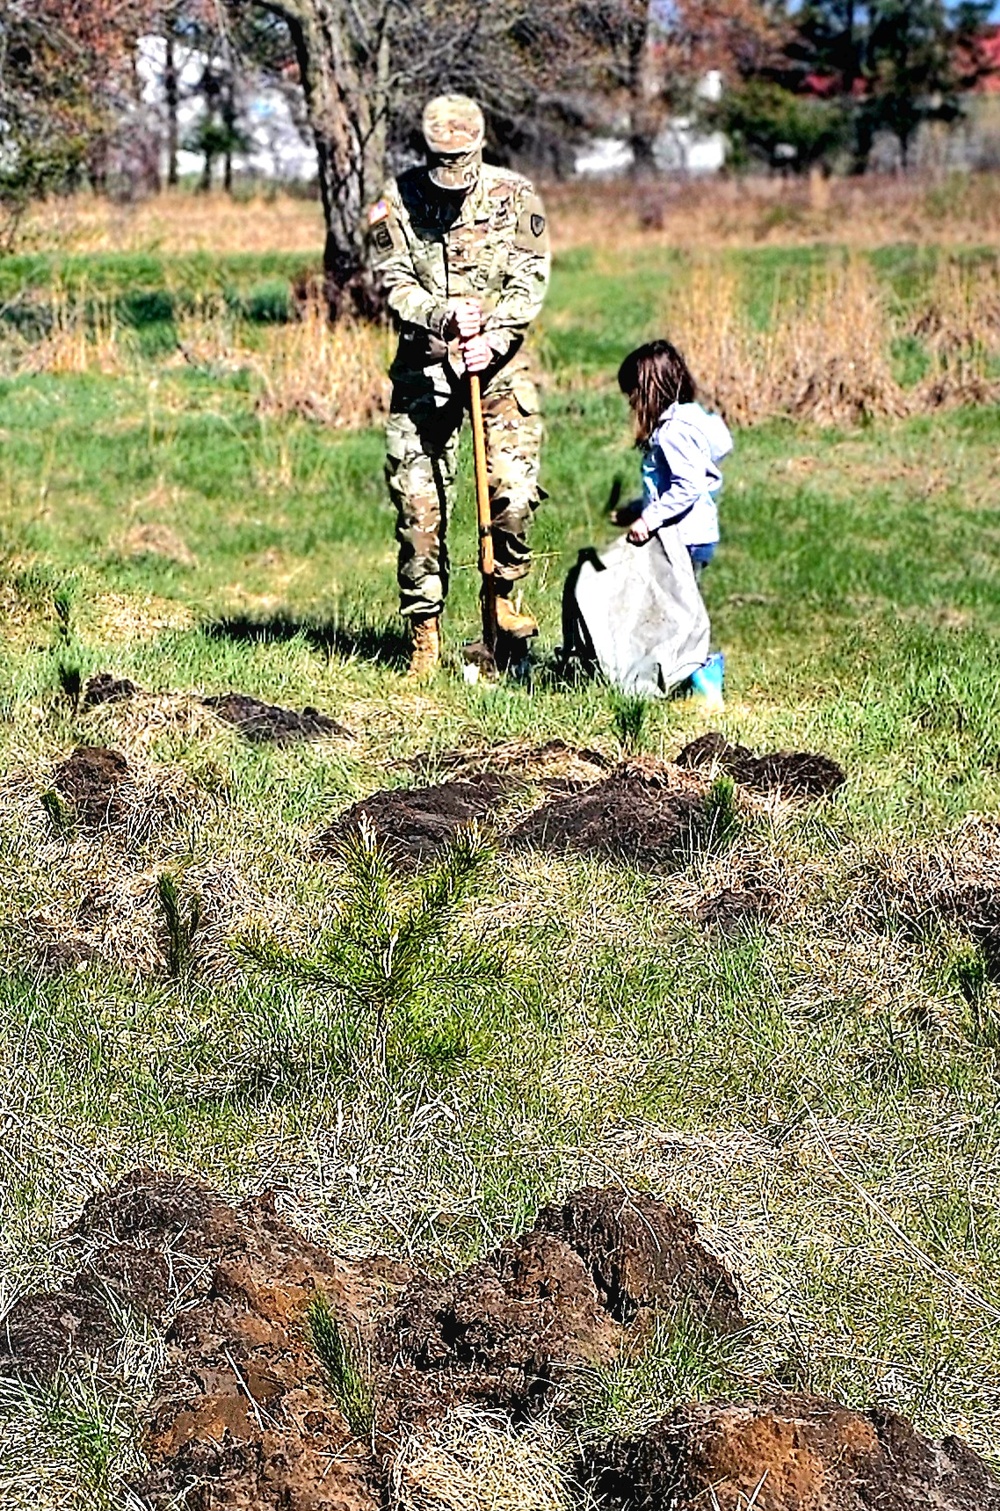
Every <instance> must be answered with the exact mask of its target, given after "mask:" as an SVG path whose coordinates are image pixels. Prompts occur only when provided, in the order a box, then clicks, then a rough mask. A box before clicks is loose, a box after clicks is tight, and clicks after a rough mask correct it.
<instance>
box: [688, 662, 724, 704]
mask: <svg viewBox="0 0 1000 1511" xmlns="http://www.w3.org/2000/svg"><path fill="white" fill-rule="evenodd" d="M725 670H726V658H725V656H724V655H723V654H722V652H721V651H713V652H712V654H711V655H710V656H709V658H708V660H707V661H706V662H705V665H704V666H702V667H700V668H699V669H698V671H696V672H695V673H694V675H693V676H692V678H691V692H692V694H693V695H694V696H695V697H696V698H702V699H703V700H704V704H705V707H706V708H723V707H724V706H725V705H724V701H723V697H722V681H723V677H724V675H725Z"/></svg>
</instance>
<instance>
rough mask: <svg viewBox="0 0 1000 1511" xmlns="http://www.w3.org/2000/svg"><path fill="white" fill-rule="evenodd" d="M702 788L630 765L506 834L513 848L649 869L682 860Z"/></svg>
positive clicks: (675, 774) (555, 801)
mask: <svg viewBox="0 0 1000 1511" xmlns="http://www.w3.org/2000/svg"><path fill="white" fill-rule="evenodd" d="M705 822H706V821H705V786H704V783H703V782H701V781H700V780H699V779H698V778H696V777H693V776H692V775H690V774H688V773H686V772H683V771H679V770H678V769H677V768H676V767H671V766H666V765H663V764H662V763H658V762H652V761H649V762H642V761H632V762H624V763H623V764H622V765H620V766H618V767H617V768H616V769H615V770H614V771H613V772H612V773H611V775H610V776H607V777H605V778H604V780H603V781H599V782H594V783H592V784H591V785H590V786H588V787H585V788H583V789H582V790H580V791H572V792H567V793H564V794H561V795H556V796H554V797H552V798H550V799H549V801H548V802H546V803H544V804H543V805H542V807H541V808H538V809H536V810H535V812H534V813H530V814H528V816H527V818H525V819H523V820H522V821H521V823H520V824H518V825H517V827H516V828H515V829H514V830H512V832H511V835H510V838H511V841H512V843H513V844H515V845H518V846H521V845H530V846H533V847H535V848H537V849H540V850H545V851H550V852H555V853H560V852H562V853H565V852H568V851H575V852H577V853H579V854H585V855H601V856H608V857H611V858H612V859H615V860H622V861H626V862H628V863H629V864H630V865H634V866H639V867H642V868H643V869H649V868H652V867H655V866H661V865H671V864H674V863H676V862H677V861H678V860H679V859H682V858H683V857H684V856H686V855H687V854H688V853H689V851H690V848H691V845H692V842H693V841H694V840H695V839H696V838H697V836H698V835H699V834H700V833H701V831H702V830H703V829H704V827H705Z"/></svg>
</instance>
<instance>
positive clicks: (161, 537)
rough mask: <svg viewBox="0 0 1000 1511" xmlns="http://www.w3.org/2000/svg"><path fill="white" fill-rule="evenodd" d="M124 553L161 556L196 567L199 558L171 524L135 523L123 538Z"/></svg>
mask: <svg viewBox="0 0 1000 1511" xmlns="http://www.w3.org/2000/svg"><path fill="white" fill-rule="evenodd" d="M121 549H122V555H123V556H128V557H132V558H133V559H134V560H142V559H143V558H144V557H159V558H160V559H161V560H162V561H172V562H174V563H176V565H177V566H179V567H196V566H197V565H198V558H197V556H195V554H194V552H193V551H192V550H191V547H190V546H189V545H188V544H187V542H186V541H185V540H183V539H182V538H181V536H180V535H178V533H177V531H176V530H171V528H170V526H169V525H163V524H152V525H133V526H132V528H131V529H130V530H129V531H127V533H126V534H125V536H124V537H123V539H122V548H121Z"/></svg>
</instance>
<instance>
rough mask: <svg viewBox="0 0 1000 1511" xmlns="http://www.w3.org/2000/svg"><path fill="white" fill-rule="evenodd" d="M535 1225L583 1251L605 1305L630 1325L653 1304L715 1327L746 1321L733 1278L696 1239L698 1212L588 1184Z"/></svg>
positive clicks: (726, 1329)
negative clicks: (691, 1315) (696, 1214)
mask: <svg viewBox="0 0 1000 1511" xmlns="http://www.w3.org/2000/svg"><path fill="white" fill-rule="evenodd" d="M535 1231H536V1232H541V1233H548V1234H550V1235H552V1236H553V1237H555V1238H559V1239H561V1241H562V1242H563V1243H565V1244H567V1245H568V1246H569V1247H570V1248H571V1249H573V1250H575V1252H576V1253H577V1254H579V1256H580V1258H581V1259H582V1260H583V1262H584V1264H585V1265H586V1267H587V1270H588V1272H589V1273H590V1275H591V1278H592V1279H593V1281H594V1283H595V1285H596V1286H597V1291H598V1295H599V1297H600V1301H601V1305H602V1306H603V1308H604V1310H605V1311H606V1312H608V1313H609V1314H610V1316H612V1317H613V1318H614V1319H615V1321H616V1322H620V1323H623V1324H624V1325H625V1326H628V1325H629V1324H630V1323H631V1322H633V1321H634V1320H635V1317H636V1315H637V1313H638V1312H639V1311H640V1310H642V1309H644V1308H650V1307H657V1308H660V1309H661V1310H662V1311H664V1312H667V1313H669V1312H671V1311H673V1310H675V1309H676V1308H677V1307H680V1306H683V1307H684V1308H685V1310H686V1311H687V1312H688V1314H689V1315H690V1314H694V1315H695V1316H697V1317H698V1319H699V1320H700V1321H701V1322H703V1323H704V1324H705V1326H706V1327H708V1328H710V1329H711V1330H712V1331H713V1332H717V1333H734V1332H739V1331H740V1330H741V1329H743V1328H745V1327H746V1325H747V1324H746V1319H745V1318H744V1316H743V1313H742V1311H741V1309H740V1301H739V1296H738V1294H737V1291H736V1287H735V1286H734V1284H733V1281H732V1278H731V1277H730V1275H729V1274H728V1272H727V1271H726V1269H725V1267H724V1266H723V1265H722V1264H720V1262H719V1260H718V1259H716V1258H715V1256H714V1255H713V1254H709V1253H708V1252H707V1251H706V1250H705V1249H704V1248H703V1247H702V1245H701V1244H700V1243H699V1242H698V1227H697V1224H696V1223H695V1221H694V1218H693V1217H692V1216H691V1214H690V1213H689V1212H685V1211H684V1210H683V1208H682V1207H668V1206H666V1205H665V1204H664V1203H663V1202H661V1201H657V1200H656V1199H655V1198H654V1197H652V1196H645V1195H642V1194H637V1193H634V1192H627V1191H622V1190H621V1189H616V1188H614V1187H611V1188H609V1189H607V1190H601V1189H599V1188H597V1187H596V1186H586V1187H584V1189H583V1190H582V1191H577V1192H576V1193H575V1194H574V1195H573V1196H570V1197H568V1198H567V1200H566V1201H565V1202H562V1203H557V1204H555V1205H553V1206H549V1207H543V1208H542V1210H541V1211H540V1212H539V1214H538V1216H537V1218H536V1219H535Z"/></svg>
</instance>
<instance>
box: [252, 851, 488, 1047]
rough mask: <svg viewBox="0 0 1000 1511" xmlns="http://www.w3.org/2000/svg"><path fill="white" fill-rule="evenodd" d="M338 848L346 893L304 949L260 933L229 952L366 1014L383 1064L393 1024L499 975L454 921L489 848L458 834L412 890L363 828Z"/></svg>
mask: <svg viewBox="0 0 1000 1511" xmlns="http://www.w3.org/2000/svg"><path fill="white" fill-rule="evenodd" d="M336 853H337V855H338V858H339V859H340V861H341V863H342V864H343V866H344V868H345V870H346V871H347V874H348V878H349V881H350V894H349V896H348V900H347V902H346V903H345V905H344V907H343V908H342V909H341V911H340V913H339V914H338V916H337V917H336V919H335V920H334V922H333V924H332V925H331V926H330V927H328V928H326V929H324V930H323V931H322V932H321V933H320V935H319V937H318V939H317V941H316V948H315V950H314V952H313V953H312V954H310V955H302V954H297V953H294V952H292V951H290V950H286V949H285V948H283V947H282V946H281V945H279V944H278V943H277V941H275V940H273V939H271V938H268V937H267V936H262V935H260V934H257V935H251V936H245V937H244V938H243V939H241V940H240V941H239V942H238V944H237V946H236V948H237V952H238V953H239V954H240V955H241V956H242V958H243V959H245V960H248V961H252V962H253V963H254V964H256V965H258V966H260V967H262V968H263V969H264V970H266V971H268V972H269V973H271V974H273V975H276V976H280V977H283V978H284V979H285V980H287V981H290V982H292V983H294V984H296V985H300V986H308V987H313V988H315V989H317V990H319V991H321V992H323V993H325V994H328V995H330V996H332V997H333V998H334V999H335V1000H337V1001H339V1002H341V1003H342V1004H344V1005H345V1006H346V1007H348V1008H349V1009H351V1010H353V1011H354V1012H355V1013H358V1014H363V1015H365V1016H367V1017H369V1018H370V1019H372V1020H373V1022H374V1028H375V1033H376V1038H377V1043H378V1046H379V1053H380V1057H381V1059H382V1060H383V1063H384V1061H385V1055H386V1046H387V1042H388V1037H389V1033H390V1029H391V1028H392V1027H393V1025H396V1026H397V1027H400V1028H402V1029H403V1030H405V1029H407V1028H408V1027H409V1028H412V1027H413V1026H414V1025H415V1024H418V1023H419V1020H420V1018H421V1015H422V1014H425V1013H426V1012H427V1010H428V1009H437V1010H438V1013H439V1015H445V1014H453V1013H454V1004H455V1003H456V1002H459V1003H467V1002H468V1001H469V1000H470V999H474V998H475V997H476V996H477V995H479V994H481V993H482V992H484V991H485V990H486V989H487V988H489V987H495V985H496V983H497V981H498V979H499V977H500V974H501V965H500V963H499V961H498V959H497V957H496V954H495V952H493V951H490V950H489V949H487V948H485V947H483V946H482V945H481V944H478V943H477V942H475V941H470V940H469V939H468V938H467V937H463V935H462V933H461V932H460V928H459V918H458V915H459V911H460V909H461V906H462V904H463V903H464V902H465V901H466V899H467V898H468V896H469V894H470V892H471V890H472V888H473V886H474V884H475V882H476V880H477V878H478V877H479V875H480V873H481V872H482V869H483V867H484V865H485V863H486V860H487V858H488V857H489V854H490V852H489V850H488V849H487V847H486V846H485V845H484V844H483V843H482V841H481V839H480V838H479V836H478V835H477V834H476V832H475V831H474V830H470V831H467V832H464V833H461V834H459V835H458V836H457V837H456V838H455V839H454V840H452V842H451V843H450V844H449V845H448V846H447V847H446V848H445V850H444V853H443V855H442V857H441V859H440V861H439V862H438V864H437V865H436V866H433V867H431V868H430V869H429V870H428V871H427V872H426V873H424V875H423V876H421V877H420V879H419V880H418V881H417V883H416V885H415V887H414V886H404V885H401V884H399V883H396V882H394V880H393V875H392V870H391V863H390V860H389V857H388V856H387V854H386V852H385V849H384V847H383V846H382V845H381V844H380V842H379V840H378V838H377V836H376V835H375V834H374V833H373V832H372V830H371V828H370V827H368V826H365V825H363V826H362V827H361V828H360V829H358V830H357V831H356V832H353V833H351V834H349V835H348V836H346V837H345V839H344V840H343V841H342V842H341V844H340V845H339V846H338V849H337V852H336Z"/></svg>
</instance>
